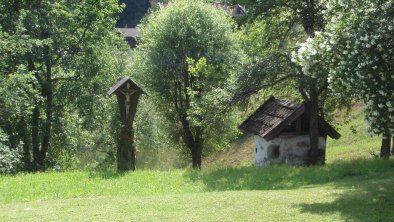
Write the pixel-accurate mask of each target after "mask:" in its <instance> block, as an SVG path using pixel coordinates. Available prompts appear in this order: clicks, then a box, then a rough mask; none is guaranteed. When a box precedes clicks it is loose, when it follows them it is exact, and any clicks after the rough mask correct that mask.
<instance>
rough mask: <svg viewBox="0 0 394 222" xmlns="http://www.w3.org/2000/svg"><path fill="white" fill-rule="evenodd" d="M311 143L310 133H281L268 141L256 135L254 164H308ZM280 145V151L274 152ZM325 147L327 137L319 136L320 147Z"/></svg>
mask: <svg viewBox="0 0 394 222" xmlns="http://www.w3.org/2000/svg"><path fill="white" fill-rule="evenodd" d="M309 144H310V140H309V135H298V136H294V135H280V136H279V137H277V138H275V139H273V140H270V141H266V140H265V139H264V138H262V137H260V136H255V142H254V165H255V166H269V165H271V164H273V163H287V164H289V165H302V164H306V163H307V160H308V159H307V158H308V151H309V149H310V148H309ZM278 146H279V148H278V149H279V152H272V151H273V148H274V147H278ZM325 148H326V141H325V139H324V138H323V137H319V149H322V150H324V149H325ZM275 154H277V156H276V155H275Z"/></svg>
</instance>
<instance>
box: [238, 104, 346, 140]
mask: <svg viewBox="0 0 394 222" xmlns="http://www.w3.org/2000/svg"><path fill="white" fill-rule="evenodd" d="M305 112H306V107H305V104H302V103H294V102H289V101H285V100H279V99H275V97H273V96H271V97H270V98H269V99H268V100H267V101H266V102H265V103H263V104H262V105H261V106H260V107H259V108H258V109H257V110H256V111H255V112H254V113H253V114H252V115H251V116H249V118H248V119H246V120H245V121H244V122H243V123H242V124H241V126H240V127H239V128H240V129H241V130H243V131H246V132H250V133H253V134H256V135H259V136H261V137H263V138H264V139H266V140H271V139H273V138H275V137H276V136H277V135H279V134H280V133H281V132H282V131H283V130H284V129H285V128H286V127H287V126H288V125H289V124H291V123H292V122H293V121H295V120H296V119H298V118H300V117H301V115H303V114H304V113H305ZM319 131H323V132H325V133H326V134H327V135H328V136H330V137H331V138H334V139H338V138H339V137H340V134H339V133H338V132H337V131H336V130H335V129H334V128H333V127H332V126H330V125H329V124H328V123H327V122H326V121H324V120H323V118H321V117H319Z"/></svg>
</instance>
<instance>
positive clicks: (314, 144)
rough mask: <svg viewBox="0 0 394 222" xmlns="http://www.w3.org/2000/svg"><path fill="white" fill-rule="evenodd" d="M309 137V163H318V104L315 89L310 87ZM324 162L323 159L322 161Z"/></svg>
mask: <svg viewBox="0 0 394 222" xmlns="http://www.w3.org/2000/svg"><path fill="white" fill-rule="evenodd" d="M309 96H310V99H309V105H308V108H309V137H310V153H309V154H310V155H309V164H311V165H316V164H318V163H319V161H318V159H319V122H318V121H319V107H318V106H319V104H318V95H317V92H316V89H315V88H314V87H311V89H310V91H309ZM323 162H324V161H323Z"/></svg>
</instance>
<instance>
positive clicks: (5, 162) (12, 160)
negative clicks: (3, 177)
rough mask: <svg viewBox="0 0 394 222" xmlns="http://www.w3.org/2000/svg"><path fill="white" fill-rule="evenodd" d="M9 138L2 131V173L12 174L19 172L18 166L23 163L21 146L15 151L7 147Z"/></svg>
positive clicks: (0, 149) (0, 141) (0, 167)
mask: <svg viewBox="0 0 394 222" xmlns="http://www.w3.org/2000/svg"><path fill="white" fill-rule="evenodd" d="M7 142H8V136H7V135H5V133H4V132H3V131H1V129H0V173H2V174H11V173H16V172H17V171H18V167H17V166H18V165H19V164H20V162H21V154H20V148H21V146H20V145H19V146H18V147H16V148H15V149H12V148H10V147H9V146H8V145H7Z"/></svg>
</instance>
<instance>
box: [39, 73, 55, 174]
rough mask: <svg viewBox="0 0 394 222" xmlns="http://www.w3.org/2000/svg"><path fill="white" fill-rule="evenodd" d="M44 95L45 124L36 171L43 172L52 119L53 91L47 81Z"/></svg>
mask: <svg viewBox="0 0 394 222" xmlns="http://www.w3.org/2000/svg"><path fill="white" fill-rule="evenodd" d="M44 90H45V94H46V104H45V105H46V106H45V117H46V120H45V124H44V129H43V137H42V145H41V150H40V155H39V159H38V162H37V163H38V167H39V169H38V170H41V171H44V170H45V169H46V166H45V162H46V156H47V152H48V149H49V144H50V140H51V134H52V117H53V107H52V106H53V104H52V103H53V102H52V101H53V89H52V83H51V82H50V81H48V83H47V85H46V87H45V89H44Z"/></svg>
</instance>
